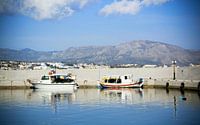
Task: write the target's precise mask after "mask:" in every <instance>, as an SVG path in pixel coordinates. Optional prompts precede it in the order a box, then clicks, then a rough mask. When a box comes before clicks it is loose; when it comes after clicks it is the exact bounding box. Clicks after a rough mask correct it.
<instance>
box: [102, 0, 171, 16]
mask: <svg viewBox="0 0 200 125" xmlns="http://www.w3.org/2000/svg"><path fill="white" fill-rule="evenodd" d="M168 1H170V0H115V1H114V2H113V3H111V4H108V5H105V6H104V7H103V8H102V9H101V10H100V14H103V15H110V14H131V15H135V14H137V13H138V12H139V11H140V10H141V9H142V8H143V7H145V6H150V5H160V4H164V3H166V2H168Z"/></svg>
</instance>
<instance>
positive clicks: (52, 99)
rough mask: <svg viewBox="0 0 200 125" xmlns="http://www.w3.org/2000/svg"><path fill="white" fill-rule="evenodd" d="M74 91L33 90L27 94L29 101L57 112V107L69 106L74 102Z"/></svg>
mask: <svg viewBox="0 0 200 125" xmlns="http://www.w3.org/2000/svg"><path fill="white" fill-rule="evenodd" d="M76 91H77V90H76V89H68V90H62V91H58V90H56V91H50V90H40V89H33V91H32V92H30V93H29V94H28V96H30V100H31V101H32V102H33V103H34V102H38V103H40V104H41V103H42V105H50V106H51V107H52V109H53V111H54V112H57V107H58V105H60V104H61V105H62V104H64V105H66V104H71V103H72V102H73V101H75V99H76V96H75V92H76Z"/></svg>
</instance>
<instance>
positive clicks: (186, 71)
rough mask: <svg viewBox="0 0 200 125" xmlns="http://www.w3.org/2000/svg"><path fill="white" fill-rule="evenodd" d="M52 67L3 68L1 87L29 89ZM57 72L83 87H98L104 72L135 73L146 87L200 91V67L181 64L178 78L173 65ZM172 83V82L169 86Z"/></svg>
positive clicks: (0, 71) (0, 76) (177, 72)
mask: <svg viewBox="0 0 200 125" xmlns="http://www.w3.org/2000/svg"><path fill="white" fill-rule="evenodd" d="M48 72H49V70H0V88H9V87H10V88H29V87H30V86H31V85H30V84H29V83H28V81H27V79H30V80H31V81H38V80H39V79H40V77H41V76H42V75H45V74H48ZM56 72H57V73H61V74H63V73H64V74H67V73H72V74H74V75H76V80H77V83H78V84H79V85H80V86H82V87H94V86H96V85H97V81H98V80H100V79H101V78H102V77H103V76H104V75H124V74H133V76H134V77H135V78H144V79H145V84H144V85H145V87H168V88H180V87H181V86H182V87H183V84H184V89H192V90H198V89H199V88H198V86H199V84H200V67H198V66H194V67H177V68H176V80H172V77H173V70H172V67H167V68H109V69H67V70H58V69H57V70H56ZM167 83H168V85H167Z"/></svg>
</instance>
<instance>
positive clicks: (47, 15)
mask: <svg viewBox="0 0 200 125" xmlns="http://www.w3.org/2000/svg"><path fill="white" fill-rule="evenodd" d="M90 1H92V0H1V1H0V13H20V14H22V15H26V16H30V17H32V18H34V19H36V20H44V19H54V18H56V19H57V18H63V17H66V16H70V15H72V14H73V13H74V12H75V11H76V9H81V8H83V7H84V6H85V5H86V4H88V3H89V2H90Z"/></svg>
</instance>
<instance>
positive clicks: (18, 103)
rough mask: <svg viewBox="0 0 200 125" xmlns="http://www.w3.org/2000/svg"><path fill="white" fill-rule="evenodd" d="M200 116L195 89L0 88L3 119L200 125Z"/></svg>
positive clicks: (33, 124) (81, 124) (60, 124)
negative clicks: (51, 89) (48, 89)
mask: <svg viewBox="0 0 200 125" xmlns="http://www.w3.org/2000/svg"><path fill="white" fill-rule="evenodd" d="M199 116H200V94H199V93H198V92H196V91H179V90H173V89H172V90H166V89H154V88H148V89H125V88H124V89H104V90H100V89H95V88H93V89H84V88H81V89H78V90H72V91H62V92H59V91H41V90H38V89H36V90H32V89H25V90H0V124H1V125H134V124H135V125H136V124H140V125H159V124H160V125H179V124H181V125H199V124H200V119H199Z"/></svg>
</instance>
